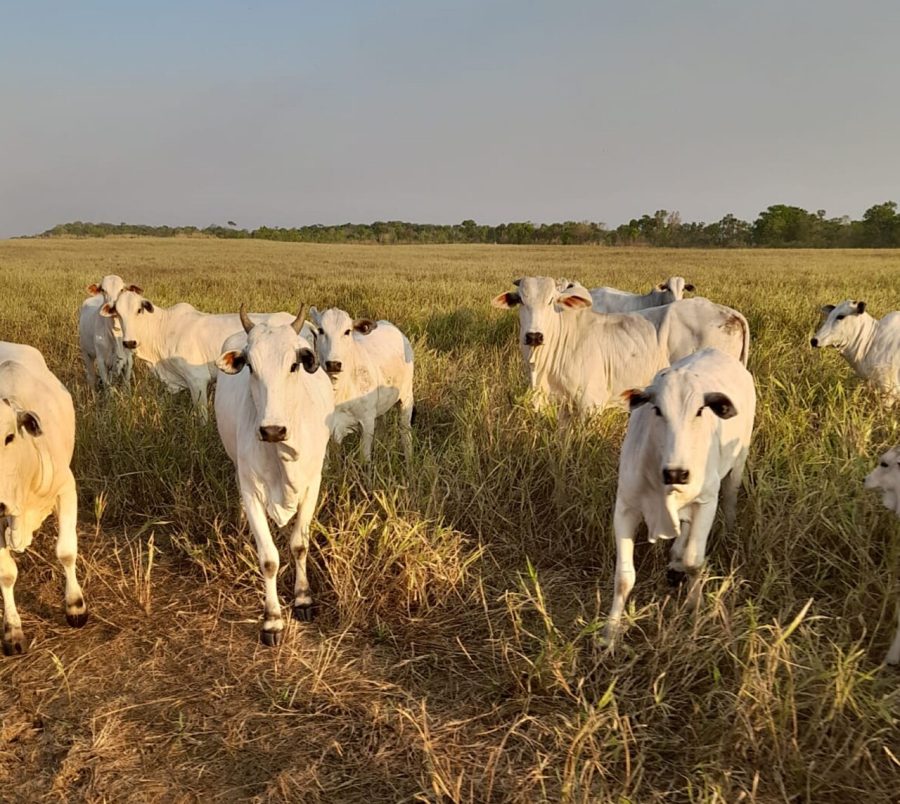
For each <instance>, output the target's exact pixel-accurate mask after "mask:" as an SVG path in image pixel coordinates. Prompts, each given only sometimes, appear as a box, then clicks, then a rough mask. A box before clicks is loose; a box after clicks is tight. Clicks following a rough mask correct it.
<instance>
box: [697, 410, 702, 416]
mask: <svg viewBox="0 0 900 804" xmlns="http://www.w3.org/2000/svg"><path fill="white" fill-rule="evenodd" d="M697 415H698V416H702V415H703V408H700V410H698V411H697Z"/></svg>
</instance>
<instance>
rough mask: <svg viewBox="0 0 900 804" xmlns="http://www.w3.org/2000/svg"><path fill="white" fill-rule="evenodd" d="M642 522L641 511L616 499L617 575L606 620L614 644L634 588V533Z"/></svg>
mask: <svg viewBox="0 0 900 804" xmlns="http://www.w3.org/2000/svg"><path fill="white" fill-rule="evenodd" d="M640 523H641V514H640V511H636V510H634V509H633V508H627V507H626V506H625V505H624V504H623V503H620V502H618V501H616V510H615V514H614V515H613V529H614V530H615V533H616V577H615V581H614V582H613V602H612V606H611V607H610V610H609V619H608V620H607V622H606V638H607V640H608V641H609V642H610V646H612V642H613V640H614V639H615V638H616V635H617V634H618V632H619V624H620V622H621V619H622V612H623V611H624V610H625V601H626V600H627V599H628V595H629V594H631V590H632V589H633V588H634V581H635V571H634V534H635V531H637V528H638V525H640Z"/></svg>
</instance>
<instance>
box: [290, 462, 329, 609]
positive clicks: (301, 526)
mask: <svg viewBox="0 0 900 804" xmlns="http://www.w3.org/2000/svg"><path fill="white" fill-rule="evenodd" d="M321 482H322V477H321V475H320V476H319V478H318V480H316V481H315V482H314V483H311V484H310V485H309V487H308V488H307V489H306V496H305V497H304V498H303V502H302V503H301V505H300V509H299V510H298V511H297V518H296V519H295V520H294V530H293V531H292V532H291V555H292V556H293V557H294V570H295V572H294V607H293V615H294V619H295V620H300V621H301V622H309V621H310V620H312V618H313V600H312V595H311V594H310V589H309V578H307V577H306V557H307V556H308V555H309V526H310V523H311V522H312V518H313V514H314V513H315V511H316V503H317V502H318V501H319V486H320V484H321Z"/></svg>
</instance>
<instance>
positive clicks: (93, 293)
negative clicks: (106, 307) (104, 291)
mask: <svg viewBox="0 0 900 804" xmlns="http://www.w3.org/2000/svg"><path fill="white" fill-rule="evenodd" d="M87 292H88V293H90V294H91V296H96V295H97V294H98V293H99V292H100V285H98V284H97V283H96V282H94V284H93V285H88V286H87Z"/></svg>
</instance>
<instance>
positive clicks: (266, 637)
mask: <svg viewBox="0 0 900 804" xmlns="http://www.w3.org/2000/svg"><path fill="white" fill-rule="evenodd" d="M283 633H284V632H283V631H260V632H259V641H260V642H262V643H263V645H265V646H266V647H267V648H274V647H277V646H278V645H280V644H281V637H282V635H283Z"/></svg>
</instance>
